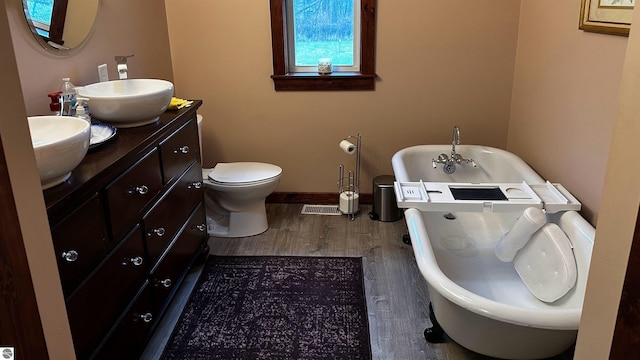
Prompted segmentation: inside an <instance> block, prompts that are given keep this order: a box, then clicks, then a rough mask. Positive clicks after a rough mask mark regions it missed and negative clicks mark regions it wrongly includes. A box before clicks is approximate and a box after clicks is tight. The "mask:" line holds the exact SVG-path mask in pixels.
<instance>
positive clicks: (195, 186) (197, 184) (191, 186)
mask: <svg viewBox="0 0 640 360" xmlns="http://www.w3.org/2000/svg"><path fill="white" fill-rule="evenodd" d="M201 187H202V181H194V182H192V183H191V184H189V185H187V189H200V188H201Z"/></svg>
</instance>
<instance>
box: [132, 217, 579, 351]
mask: <svg viewBox="0 0 640 360" xmlns="http://www.w3.org/2000/svg"><path fill="white" fill-rule="evenodd" d="M301 210H302V205H301V204H267V214H268V217H269V226H270V227H269V230H267V231H266V232H265V233H263V234H260V235H257V236H252V237H246V238H234V239H230V238H213V237H212V238H210V240H209V246H210V248H211V253H212V254H215V255H297V256H361V257H363V258H364V266H365V268H364V274H365V289H366V296H367V310H368V312H369V327H370V330H371V347H372V351H373V359H374V360H390V359H398V360H422V359H448V360H469V359H473V360H480V359H484V360H486V359H491V358H489V357H486V356H482V355H479V354H476V353H473V352H471V351H469V350H466V349H464V348H462V347H461V346H459V345H457V344H456V343H454V342H453V341H448V342H446V343H443V344H428V343H427V342H426V341H425V340H424V337H423V335H422V333H423V331H424V329H425V328H426V327H428V326H430V325H431V323H430V320H429V317H428V304H429V300H428V299H429V295H428V291H427V286H426V283H425V281H424V279H423V278H422V277H421V275H420V274H419V271H418V268H417V265H416V262H415V259H414V256H413V250H412V248H411V246H410V245H406V244H404V243H403V242H402V235H404V234H405V233H406V232H407V230H406V225H405V222H404V220H399V221H395V222H380V221H372V220H370V219H369V217H368V216H367V213H368V211H370V206H366V205H363V206H361V211H360V213H359V214H358V215H357V216H356V219H355V220H354V221H351V220H349V219H348V218H347V217H346V216H333V215H303V214H300V212H301ZM183 297H185V298H186V296H183ZM177 303H178V305H176V308H178V309H179V307H180V305H179V304H180V302H179V301H177ZM178 309H176V310H175V311H176V313H177V314H179V310H178ZM170 317H171V316H167V318H170ZM167 322H169V323H170V321H168V320H167ZM167 326H170V325H167ZM167 332H170V331H163V332H162V333H165V334H166V333H167ZM155 341H156V343H155V344H153V345H152V347H153V348H154V349H160V348H161V345H159V344H160V343H161V342H162V341H163V340H162V339H159V340H155ZM148 353H149V352H148ZM144 358H154V356H149V354H147V356H146V357H144ZM571 358H572V352H571V351H569V352H566V353H565V354H563V355H562V356H560V357H558V359H571Z"/></svg>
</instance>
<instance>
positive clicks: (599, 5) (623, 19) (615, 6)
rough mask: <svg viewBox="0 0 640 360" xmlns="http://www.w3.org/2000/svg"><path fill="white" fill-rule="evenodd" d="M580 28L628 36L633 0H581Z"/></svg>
mask: <svg viewBox="0 0 640 360" xmlns="http://www.w3.org/2000/svg"><path fill="white" fill-rule="evenodd" d="M581 1H582V4H581V6H580V24H579V26H578V28H579V29H580V30H584V31H589V32H597V33H603V34H611V35H620V36H629V28H630V27H631V14H632V12H633V6H634V4H635V0H581Z"/></svg>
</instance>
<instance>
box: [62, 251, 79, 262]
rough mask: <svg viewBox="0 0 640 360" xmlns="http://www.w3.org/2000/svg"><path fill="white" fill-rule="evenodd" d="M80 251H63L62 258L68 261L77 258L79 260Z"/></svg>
mask: <svg viewBox="0 0 640 360" xmlns="http://www.w3.org/2000/svg"><path fill="white" fill-rule="evenodd" d="M78 255H79V254H78V252H77V251H75V250H69V251H63V252H62V258H63V259H64V260H65V261H66V262H74V261H76V260H78Z"/></svg>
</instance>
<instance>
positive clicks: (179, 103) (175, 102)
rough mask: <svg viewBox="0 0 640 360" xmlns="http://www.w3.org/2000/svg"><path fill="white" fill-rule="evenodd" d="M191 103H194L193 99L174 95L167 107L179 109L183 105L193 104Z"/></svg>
mask: <svg viewBox="0 0 640 360" xmlns="http://www.w3.org/2000/svg"><path fill="white" fill-rule="evenodd" d="M191 104H193V101H189V100H185V99H179V98H176V97H173V98H171V102H170V103H169V106H168V107H167V108H168V109H169V110H179V109H182V108H183V107H187V106H191Z"/></svg>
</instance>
